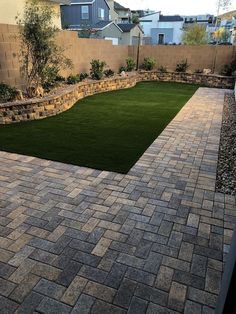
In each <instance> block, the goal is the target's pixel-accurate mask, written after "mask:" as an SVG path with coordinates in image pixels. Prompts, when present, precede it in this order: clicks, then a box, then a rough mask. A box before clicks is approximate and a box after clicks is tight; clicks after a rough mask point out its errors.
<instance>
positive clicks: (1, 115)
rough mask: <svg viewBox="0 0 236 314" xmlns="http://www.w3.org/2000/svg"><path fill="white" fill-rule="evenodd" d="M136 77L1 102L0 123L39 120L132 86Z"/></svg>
mask: <svg viewBox="0 0 236 314" xmlns="http://www.w3.org/2000/svg"><path fill="white" fill-rule="evenodd" d="M136 81H137V80H136V77H135V76H134V77H129V78H117V79H107V80H102V81H95V82H85V83H79V84H77V85H73V86H68V87H66V88H65V89H63V90H62V91H59V92H57V93H56V94H55V95H52V96H46V97H43V98H40V99H31V100H26V101H16V102H11V103H4V104H0V124H7V123H13V122H20V121H30V120H38V119H43V118H46V117H50V116H54V115H56V114H59V113H61V112H63V111H66V110H68V109H70V108H71V107H72V106H73V105H74V104H75V103H76V102H77V101H78V100H80V99H82V98H84V97H86V96H91V95H94V94H97V93H102V92H107V91H112V90H117V89H124V88H130V87H133V86H135V85H136Z"/></svg>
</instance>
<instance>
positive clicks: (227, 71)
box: [220, 60, 236, 76]
mask: <svg viewBox="0 0 236 314" xmlns="http://www.w3.org/2000/svg"><path fill="white" fill-rule="evenodd" d="M235 71H236V60H234V61H232V62H231V63H230V64H225V65H224V66H223V68H222V69H221V72H220V74H222V75H225V76H232V75H233V73H234V72H235Z"/></svg>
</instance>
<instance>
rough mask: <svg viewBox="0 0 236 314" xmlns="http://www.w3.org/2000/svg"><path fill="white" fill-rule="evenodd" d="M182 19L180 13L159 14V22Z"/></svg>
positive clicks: (180, 20) (179, 20)
mask: <svg viewBox="0 0 236 314" xmlns="http://www.w3.org/2000/svg"><path fill="white" fill-rule="evenodd" d="M183 20H184V19H183V18H182V17H181V16H180V15H162V14H161V15H160V19H159V21H160V22H182V21H183Z"/></svg>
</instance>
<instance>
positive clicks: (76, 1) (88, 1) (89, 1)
mask: <svg viewBox="0 0 236 314" xmlns="http://www.w3.org/2000/svg"><path fill="white" fill-rule="evenodd" d="M94 2H95V0H71V4H85V3H86V4H92V3H94Z"/></svg>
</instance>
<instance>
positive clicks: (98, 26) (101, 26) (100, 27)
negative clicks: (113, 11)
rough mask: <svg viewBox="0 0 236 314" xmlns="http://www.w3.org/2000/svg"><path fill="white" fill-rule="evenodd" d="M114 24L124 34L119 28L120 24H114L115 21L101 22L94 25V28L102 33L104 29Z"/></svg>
mask: <svg viewBox="0 0 236 314" xmlns="http://www.w3.org/2000/svg"><path fill="white" fill-rule="evenodd" d="M112 24H114V25H115V26H116V27H117V28H118V29H119V30H120V32H122V33H123V31H122V29H121V28H120V27H119V25H118V24H116V23H114V22H113V21H99V22H98V23H96V24H94V25H93V26H92V28H93V29H96V30H99V31H102V30H103V29H105V28H107V27H108V26H110V25H112Z"/></svg>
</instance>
